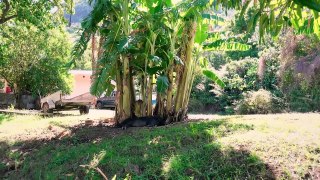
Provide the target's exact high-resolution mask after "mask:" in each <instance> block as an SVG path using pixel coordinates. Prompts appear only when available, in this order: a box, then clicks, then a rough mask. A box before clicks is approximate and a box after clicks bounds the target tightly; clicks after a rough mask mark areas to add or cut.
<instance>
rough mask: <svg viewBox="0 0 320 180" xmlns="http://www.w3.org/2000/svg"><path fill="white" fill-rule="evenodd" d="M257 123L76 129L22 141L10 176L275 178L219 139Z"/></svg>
mask: <svg viewBox="0 0 320 180" xmlns="http://www.w3.org/2000/svg"><path fill="white" fill-rule="evenodd" d="M252 128H253V127H252V126H248V125H243V124H229V123H228V122H227V121H225V120H219V121H207V122H191V123H182V124H176V125H170V126H163V127H157V128H129V129H128V130H125V131H123V130H121V129H117V128H110V127H96V126H95V127H83V126H79V127H75V128H72V129H71V131H72V136H71V137H68V138H64V139H62V140H53V141H37V140H35V141H29V142H21V143H23V145H22V146H21V148H20V150H19V151H20V152H21V154H23V153H25V152H29V153H28V154H27V155H26V156H24V157H23V159H24V160H21V163H20V165H19V168H18V169H17V170H16V171H11V172H10V173H7V175H6V178H9V179H10V178H27V179H34V178H36V179H39V178H40V179H74V178H80V179H84V178H87V179H91V178H92V179H101V178H102V177H101V174H100V173H99V172H98V171H97V170H96V169H95V168H96V167H99V169H100V170H101V171H102V172H104V174H105V175H106V176H108V177H110V178H112V177H113V176H114V175H117V177H118V178H121V179H122V178H124V177H126V176H127V177H128V176H129V177H131V178H132V179H186V178H194V179H275V177H274V175H273V173H272V171H271V170H270V168H269V167H268V165H266V164H265V163H263V162H262V161H261V160H260V159H259V157H257V156H254V155H252V154H250V152H248V151H247V150H245V149H237V150H236V149H232V148H230V147H224V146H223V145H221V144H220V143H219V142H218V139H219V138H221V137H225V136H228V135H230V134H232V133H235V132H242V131H244V132H246V131H249V130H251V129H252Z"/></svg>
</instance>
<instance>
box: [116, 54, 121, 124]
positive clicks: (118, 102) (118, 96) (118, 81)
mask: <svg viewBox="0 0 320 180" xmlns="http://www.w3.org/2000/svg"><path fill="white" fill-rule="evenodd" d="M116 67H117V69H119V68H120V61H119V60H118V61H117V63H116ZM116 86H117V93H116V114H115V120H116V122H120V121H121V117H122V116H123V115H122V114H123V96H122V94H123V93H122V92H123V82H122V75H121V72H120V71H117V73H116Z"/></svg>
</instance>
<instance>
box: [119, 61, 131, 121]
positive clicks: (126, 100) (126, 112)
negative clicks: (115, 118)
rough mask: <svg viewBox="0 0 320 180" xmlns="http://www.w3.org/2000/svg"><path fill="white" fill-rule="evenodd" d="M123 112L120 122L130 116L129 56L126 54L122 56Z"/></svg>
mask: <svg viewBox="0 0 320 180" xmlns="http://www.w3.org/2000/svg"><path fill="white" fill-rule="evenodd" d="M122 86H123V95H122V98H123V113H122V115H121V117H120V122H122V121H123V120H125V119H127V118H129V117H131V112H132V110H131V108H132V107H131V104H132V103H131V100H132V99H131V98H132V97H131V89H130V86H131V82H130V69H129V58H128V57H127V56H123V79H122Z"/></svg>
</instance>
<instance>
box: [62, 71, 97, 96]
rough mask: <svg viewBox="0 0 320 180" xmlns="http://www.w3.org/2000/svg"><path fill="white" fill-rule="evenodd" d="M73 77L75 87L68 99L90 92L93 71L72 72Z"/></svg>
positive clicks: (73, 86)
mask: <svg viewBox="0 0 320 180" xmlns="http://www.w3.org/2000/svg"><path fill="white" fill-rule="evenodd" d="M69 73H70V74H71V75H72V76H73V85H72V89H71V94H70V95H68V96H66V98H68V99H69V98H70V99H71V98H74V97H76V96H79V95H82V94H85V93H88V92H90V87H91V76H92V71H90V70H70V71H69Z"/></svg>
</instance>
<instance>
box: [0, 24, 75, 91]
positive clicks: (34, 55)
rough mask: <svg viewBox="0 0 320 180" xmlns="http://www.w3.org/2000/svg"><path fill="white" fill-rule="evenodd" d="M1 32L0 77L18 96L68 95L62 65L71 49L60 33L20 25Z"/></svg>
mask: <svg viewBox="0 0 320 180" xmlns="http://www.w3.org/2000/svg"><path fill="white" fill-rule="evenodd" d="M0 29H1V33H0V44H1V49H0V55H1V56H0V63H1V68H0V76H1V77H2V78H4V79H6V80H7V81H8V82H9V84H11V86H12V87H14V85H15V91H16V92H17V93H22V92H25V93H26V92H29V93H33V94H38V93H40V94H41V95H46V94H48V93H52V92H55V91H57V90H63V91H65V92H68V91H69V88H70V87H69V83H68V82H69V80H68V74H67V69H66V68H65V64H66V63H67V61H68V57H69V55H70V46H71V45H70V43H69V42H68V41H66V39H68V38H67V36H66V34H65V33H64V32H63V31H62V30H61V29H52V30H48V31H42V30H39V29H38V28H36V27H35V26H33V25H31V24H29V23H22V22H17V23H15V24H14V25H10V26H5V27H2V26H0Z"/></svg>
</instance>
